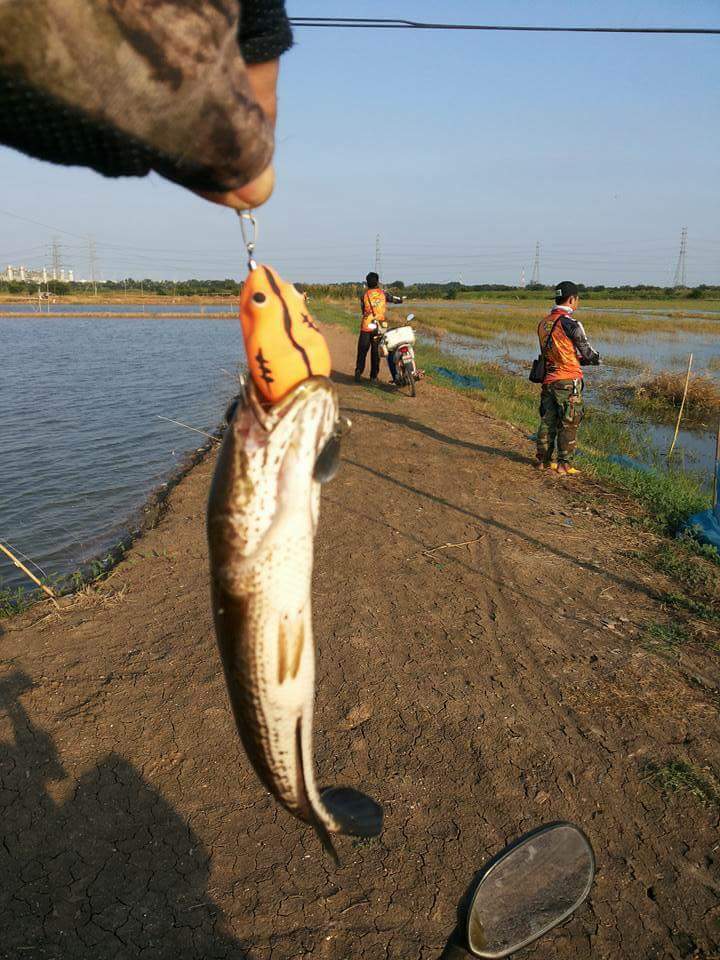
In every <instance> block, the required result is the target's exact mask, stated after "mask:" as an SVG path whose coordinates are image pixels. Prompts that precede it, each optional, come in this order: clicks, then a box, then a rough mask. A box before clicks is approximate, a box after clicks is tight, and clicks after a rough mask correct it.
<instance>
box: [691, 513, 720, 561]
mask: <svg viewBox="0 0 720 960" xmlns="http://www.w3.org/2000/svg"><path fill="white" fill-rule="evenodd" d="M683 528H684V529H685V530H689V531H690V532H691V533H692V534H693V536H695V537H697V539H698V540H699V541H700V542H701V543H709V544H710V546H711V547H715V549H716V550H717V551H718V552H719V553H720V506H717V507H715V509H714V510H703V512H702V513H695V514H693V516H692V517H690V518H689V519H688V520H686V521H685V523H684V524H683Z"/></svg>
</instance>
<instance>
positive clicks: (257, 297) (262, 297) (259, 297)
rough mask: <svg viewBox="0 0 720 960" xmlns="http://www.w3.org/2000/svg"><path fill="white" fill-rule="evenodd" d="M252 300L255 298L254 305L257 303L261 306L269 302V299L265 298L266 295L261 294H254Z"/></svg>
mask: <svg viewBox="0 0 720 960" xmlns="http://www.w3.org/2000/svg"><path fill="white" fill-rule="evenodd" d="M252 298H253V303H257V304H258V305H260V306H261V305H262V304H264V303H265V301H266V300H267V297H266V296H265V294H264V293H259V292H258V293H254V294H253V297H252Z"/></svg>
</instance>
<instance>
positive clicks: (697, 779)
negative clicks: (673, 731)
mask: <svg viewBox="0 0 720 960" xmlns="http://www.w3.org/2000/svg"><path fill="white" fill-rule="evenodd" d="M645 773H646V777H645V779H646V780H647V781H648V782H649V783H651V784H652V785H653V786H654V787H655V788H656V789H657V790H659V791H660V792H661V793H662V794H663V796H666V797H670V796H673V795H675V794H682V793H685V794H690V796H692V797H695V799H696V800H698V801H699V802H700V803H701V804H702V805H703V806H704V807H711V806H714V807H718V806H720V794H719V793H718V790H717V788H716V787H715V785H714V784H713V783H710V782H709V781H708V779H706V778H705V777H704V776H703V775H702V774H701V773H699V772H698V771H697V770H696V769H695V768H694V767H692V766H691V765H690V764H689V763H685V762H684V761H682V760H670V761H668V762H666V763H662V764H656V763H650V764H648V765H647V767H646V768H645ZM712 779H713V780H714V779H715V778H714V777H713V778H712Z"/></svg>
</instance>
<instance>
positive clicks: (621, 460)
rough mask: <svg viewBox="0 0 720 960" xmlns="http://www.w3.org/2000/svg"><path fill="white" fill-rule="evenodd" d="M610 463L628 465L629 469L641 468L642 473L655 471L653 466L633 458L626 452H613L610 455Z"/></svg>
mask: <svg viewBox="0 0 720 960" xmlns="http://www.w3.org/2000/svg"><path fill="white" fill-rule="evenodd" d="M608 461H609V462H610V463H616V464H617V465H618V466H619V467H627V468H628V469H629V470H640V471H641V472H642V473H654V472H655V471H654V470H653V468H652V467H649V466H648V465H647V464H646V463H640V461H639V460H633V458H632V457H628V456H627V455H626V454H624V453H612V454H610V456H609V457H608Z"/></svg>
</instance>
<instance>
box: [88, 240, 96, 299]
mask: <svg viewBox="0 0 720 960" xmlns="http://www.w3.org/2000/svg"><path fill="white" fill-rule="evenodd" d="M88 267H89V268H90V279H91V281H92V285H93V290H94V291H95V296H97V252H96V250H95V238H94V237H88Z"/></svg>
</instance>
